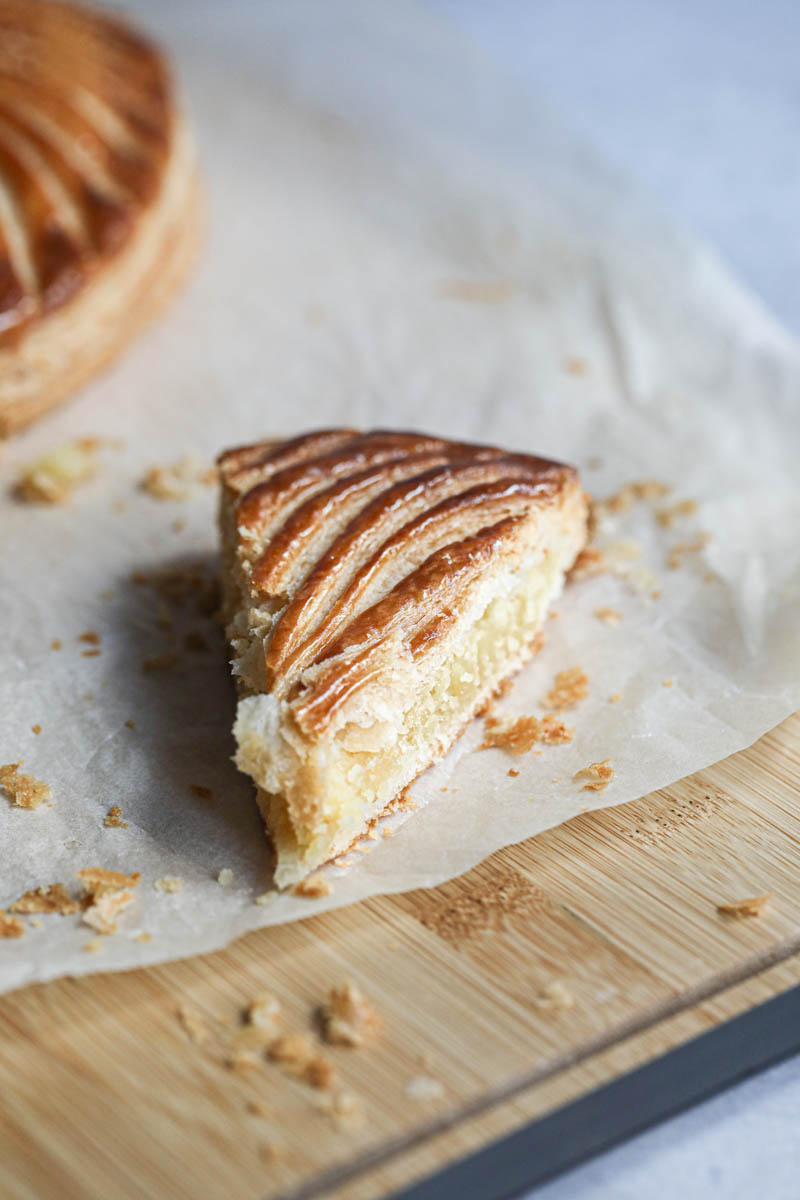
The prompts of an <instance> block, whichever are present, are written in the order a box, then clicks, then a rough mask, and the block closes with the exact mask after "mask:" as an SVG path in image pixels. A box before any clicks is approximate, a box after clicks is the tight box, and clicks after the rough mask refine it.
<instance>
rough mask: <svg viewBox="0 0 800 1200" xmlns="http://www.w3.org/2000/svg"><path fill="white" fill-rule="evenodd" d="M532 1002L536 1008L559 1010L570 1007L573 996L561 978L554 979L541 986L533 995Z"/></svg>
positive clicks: (573, 1000) (572, 1003)
mask: <svg viewBox="0 0 800 1200" xmlns="http://www.w3.org/2000/svg"><path fill="white" fill-rule="evenodd" d="M533 1003H534V1006H535V1007H536V1008H542V1009H545V1010H561V1009H565V1008H572V1006H573V1005H574V1003H575V997H574V996H573V995H572V992H571V991H570V990H569V988H568V987H567V986H566V984H565V983H563V982H562V980H560V979H554V980H553V981H552V982H551V983H548V984H547V985H546V986H545V987H543V988H542V990H541V991H540V992H539V993H538V995H536V996H534V998H533Z"/></svg>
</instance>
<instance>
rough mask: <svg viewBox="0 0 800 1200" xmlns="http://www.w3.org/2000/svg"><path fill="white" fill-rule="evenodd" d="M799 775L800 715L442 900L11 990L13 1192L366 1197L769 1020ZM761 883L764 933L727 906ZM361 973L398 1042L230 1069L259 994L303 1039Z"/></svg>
mask: <svg viewBox="0 0 800 1200" xmlns="http://www.w3.org/2000/svg"><path fill="white" fill-rule="evenodd" d="M798 780H800V717H798V716H795V717H793V718H791V719H790V720H788V721H787V722H785V723H784V724H783V725H781V726H780V727H779V728H778V729H777V730H775V731H773V732H772V733H771V734H769V735H768V736H767V737H765V738H763V739H762V740H761V741H760V742H758V743H757V744H756V745H755V746H753V747H751V748H750V749H749V750H745V751H743V752H742V753H740V754H736V755H734V756H733V757H732V758H729V759H727V760H726V761H724V762H722V763H719V764H717V765H716V766H714V767H712V768H710V769H709V770H706V771H701V772H700V773H698V774H697V775H694V776H692V777H691V778H689V779H685V780H683V781H682V782H681V783H679V784H676V785H675V786H674V787H670V788H667V789H664V790H663V791H660V792H656V793H654V794H652V795H650V796H647V797H646V798H644V799H642V800H640V801H637V802H635V803H631V804H628V805H625V806H623V807H621V808H619V809H609V810H606V811H603V812H600V813H596V814H587V815H585V816H582V817H580V818H578V819H576V820H574V821H571V822H570V823H569V824H567V825H564V826H562V827H561V828H559V829H555V830H552V831H550V832H549V833H546V834H543V835H541V836H540V837H538V838H535V839H533V840H531V841H528V842H525V843H523V844H521V845H517V846H512V847H510V848H509V849H507V850H505V851H503V852H502V853H500V854H496V855H494V857H493V858H491V859H489V860H488V861H487V862H485V863H484V864H482V865H481V866H480V867H477V868H476V869H475V870H473V871H471V872H469V874H467V875H465V876H463V877H462V878H460V879H457V880H453V881H452V882H450V883H448V884H445V885H444V886H442V887H439V888H436V889H435V890H431V891H418V892H412V893H409V894H406V895H403V896H396V897H387V898H381V899H373V900H369V901H366V902H364V903H362V904H359V905H357V906H355V907H352V908H349V909H345V910H342V911H338V912H334V913H331V914H328V915H325V916H322V917H317V918H313V919H310V920H308V921H304V922H299V923H296V924H294V925H290V926H283V927H277V928H272V929H265V930H262V931H260V932H258V933H254V934H251V935H249V936H247V937H245V938H243V939H242V940H241V941H239V942H237V943H236V944H235V945H233V946H232V947H231V948H230V949H228V950H226V951H223V952H220V953H218V954H213V955H209V956H207V957H203V958H195V959H190V960H187V961H185V962H179V963H172V964H170V965H167V966H161V967H154V968H150V969H147V970H139V971H132V972H129V973H126V974H117V975H108V976H102V975H101V976H94V977H92V978H85V979H80V980H70V979H66V980H60V981H58V982H55V983H51V984H47V985H43V986H36V987H31V988H27V989H25V990H22V991H19V992H16V993H14V994H12V995H10V996H7V997H6V998H5V999H3V1000H2V1001H0V1113H2V1120H0V1195H2V1197H3V1200H12V1198H13V1200H17V1198H20V1200H21V1198H22V1197H25V1198H26V1200H32V1198H36V1200H50V1197H53V1198H55V1197H58V1198H59V1200H69V1198H72V1197H74V1198H75V1200H78V1198H80V1200H94V1198H97V1200H101V1198H102V1200H109V1198H110V1197H114V1200H128V1198H129V1197H130V1198H133V1197H137V1198H138V1197H149V1198H152V1197H159V1198H165V1197H166V1198H169V1200H172V1198H173V1197H174V1198H181V1200H182V1198H183V1197H186V1198H189V1197H192V1198H197V1197H201V1196H202V1197H203V1198H204V1200H216V1198H217V1197H219V1198H220V1200H222V1198H223V1197H224V1198H225V1200H228V1198H229V1197H231V1196H236V1197H237V1198H243V1200H266V1198H267V1197H270V1198H274V1197H278V1196H298V1197H299V1196H304V1197H311V1196H317V1195H320V1196H322V1195H324V1196H327V1197H336V1198H337V1200H345V1198H346V1200H371V1198H372V1197H377V1196H383V1195H386V1194H387V1193H388V1192H390V1191H392V1190H394V1189H396V1188H400V1187H401V1186H403V1185H407V1184H408V1183H409V1182H410V1181H412V1180H414V1179H416V1178H419V1177H420V1176H423V1175H426V1174H429V1173H430V1172H432V1171H434V1170H436V1169H437V1168H440V1167H442V1166H443V1165H445V1164H447V1163H448V1162H451V1161H453V1160H454V1159H456V1158H458V1157H461V1156H463V1155H464V1154H466V1153H468V1152H470V1151H473V1150H475V1149H476V1148H478V1147H480V1146H482V1145H484V1144H486V1143H487V1142H489V1141H492V1140H494V1139H496V1138H498V1137H500V1136H501V1135H502V1134H504V1133H507V1132H508V1131H510V1130H513V1129H515V1128H517V1127H519V1126H521V1125H523V1124H525V1123H527V1122H530V1121H531V1120H533V1119H535V1118H537V1117H539V1116H541V1115H542V1114H543V1113H546V1112H548V1111H550V1110H553V1109H554V1108H556V1107H557V1106H559V1105H561V1104H563V1103H564V1102H565V1101H567V1100H569V1099H571V1098H574V1097H576V1096H580V1095H582V1094H584V1093H587V1092H588V1091H590V1090H591V1089H593V1088H595V1087H597V1086H598V1085H599V1084H602V1083H604V1082H607V1081H608V1080H610V1079H613V1078H615V1077H617V1076H619V1075H620V1074H622V1073H624V1072H627V1071H629V1070H630V1069H631V1068H633V1067H635V1066H638V1065H640V1064H642V1063H647V1062H649V1061H651V1060H653V1059H654V1058H655V1057H656V1056H658V1055H661V1054H662V1053H663V1052H664V1051H666V1050H668V1049H670V1048H672V1047H675V1046H678V1045H681V1044H683V1043H685V1042H687V1041H688V1040H689V1039H691V1038H693V1037H694V1036H696V1035H697V1034H699V1033H702V1032H703V1031H705V1030H708V1029H709V1028H710V1027H712V1026H714V1025H715V1024H718V1023H719V1022H721V1021H724V1020H726V1019H727V1018H729V1017H731V1016H734V1015H736V1014H738V1013H741V1012H744V1011H746V1010H748V1009H750V1008H753V1007H754V1006H756V1005H758V1004H760V1003H761V1002H762V1001H764V1000H766V999H768V998H770V997H772V996H774V995H776V994H777V993H779V992H781V991H784V990H785V989H787V988H789V987H791V986H792V985H794V984H797V983H800V888H798V877H800V789H799V788H798ZM767 891H769V892H772V898H771V900H770V901H769V903H768V905H767V907H766V908H765V910H764V912H763V914H762V915H761V916H760V917H750V918H743V919H738V920H737V919H735V918H732V917H727V916H724V915H721V914H720V913H718V911H717V905H718V903H720V902H725V901H732V900H739V899H741V898H743V897H748V896H755V895H758V894H760V893H763V892H767ZM0 952H2V947H1V946H0ZM345 978H350V979H352V980H354V981H355V982H357V983H358V984H360V985H361V987H362V988H363V989H364V991H365V992H367V993H368V994H369V996H370V997H371V999H372V1001H373V1002H374V1005H375V1007H376V1008H377V1009H378V1010H379V1012H380V1013H381V1015H382V1017H383V1020H384V1028H383V1031H382V1034H381V1035H380V1036H379V1037H378V1038H377V1040H375V1041H374V1042H373V1043H372V1044H371V1045H369V1046H368V1047H366V1048H363V1049H349V1048H344V1047H341V1048H340V1047H336V1048H325V1051H324V1052H325V1054H326V1055H327V1057H328V1058H329V1059H330V1060H331V1061H332V1062H333V1063H334V1065H335V1068H336V1071H337V1076H338V1082H337V1085H336V1089H335V1091H334V1092H333V1093H328V1092H322V1091H318V1090H315V1089H313V1088H311V1087H309V1086H308V1085H307V1084H304V1083H300V1082H298V1081H296V1080H295V1079H292V1078H289V1077H288V1076H287V1075H286V1074H285V1073H284V1072H282V1071H281V1069H280V1068H279V1067H278V1066H276V1065H275V1064H273V1063H269V1062H267V1061H266V1059H263V1058H260V1057H259V1058H257V1060H256V1065H255V1066H252V1067H250V1068H248V1069H244V1070H232V1069H231V1068H230V1067H229V1066H226V1065H225V1059H226V1054H227V1053H228V1050H227V1049H226V1047H228V1045H229V1039H230V1036H231V1033H232V1031H233V1030H234V1028H235V1027H236V1025H237V1022H238V1021H239V1020H240V1014H241V1012H242V1009H243V1007H244V1006H245V1005H246V1004H247V1002H248V1001H249V1000H250V999H252V998H253V997H254V996H255V995H257V994H258V993H260V992H263V991H264V990H268V991H270V992H272V993H274V994H275V995H276V996H277V997H278V998H279V999H280V1002H281V1005H282V1012H283V1018H282V1027H283V1029H284V1030H285V1031H287V1032H292V1031H297V1032H308V1031H313V1029H314V1023H313V1022H314V1013H315V1010H316V1008H317V1006H318V1005H319V1004H320V1002H321V1001H322V1000H323V999H324V997H325V995H326V993H327V991H328V989H329V988H330V986H331V985H332V984H336V983H338V982H340V981H341V980H343V979H345ZM181 1005H184V1006H186V1011H187V1012H189V1013H190V1016H191V1017H193V1018H194V1019H195V1020H196V1022H197V1023H198V1027H199V1028H200V1029H201V1030H202V1031H203V1032H207V1033H208V1034H209V1036H208V1038H207V1040H205V1041H203V1042H201V1043H198V1042H195V1041H192V1040H191V1038H190V1037H189V1036H188V1034H187V1032H186V1029H185V1028H184V1026H183V1025H182V1024H181V1022H180V1021H179V1019H178V1016H177V1011H178V1009H179V1006H181ZM422 1080H427V1081H428V1082H422ZM431 1081H434V1082H431ZM342 1092H344V1093H346V1096H345V1099H342V1098H341V1096H340V1093H342ZM334 1097H335V1098H334ZM332 1109H333V1110H334V1111H332Z"/></svg>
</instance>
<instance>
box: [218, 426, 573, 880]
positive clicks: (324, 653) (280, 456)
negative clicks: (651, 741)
mask: <svg viewBox="0 0 800 1200" xmlns="http://www.w3.org/2000/svg"><path fill="white" fill-rule="evenodd" d="M219 466H220V476H221V487H222V504H221V532H222V547H223V605H222V615H223V619H224V621H225V624H226V629H227V634H228V639H229V641H230V644H231V647H232V652H233V671H234V676H235V679H236V682H237V685H238V689H239V703H238V710H237V717H236V724H235V734H236V739H237V743H238V751H237V756H236V761H237V764H238V766H239V767H240V769H241V770H243V771H245V772H246V773H247V774H249V775H251V776H252V778H253V780H254V781H255V783H256V786H257V789H258V793H257V794H258V803H259V806H260V808H261V811H262V814H263V816H264V819H265V822H266V825H267V828H268V831H269V834H270V836H271V838H272V841H273V843H274V845H275V849H276V853H277V868H276V882H277V884H278V886H279V887H288V886H291V885H294V884H297V883H298V882H299V881H301V880H302V879H304V878H306V877H307V876H308V875H309V874H310V873H311V872H313V871H314V870H316V868H318V867H319V866H321V865H322V864H323V863H325V862H326V861H328V860H329V859H331V858H334V857H335V856H337V855H340V854H342V853H343V852H344V851H346V850H347V849H348V847H349V846H350V845H351V844H352V843H353V842H354V841H355V840H356V839H357V838H358V837H360V836H362V835H363V834H364V833H365V831H366V830H367V829H368V828H369V827H370V825H371V823H372V822H374V820H375V819H376V818H377V817H378V816H379V815H380V814H381V813H382V812H383V811H384V809H386V808H387V806H388V805H390V804H391V803H392V802H393V801H394V800H395V798H396V797H397V796H398V795H399V794H401V793H402V792H403V790H404V789H405V788H406V787H407V785H408V784H409V783H410V782H411V781H412V780H413V779H414V778H416V776H417V775H419V774H420V772H421V771H423V770H425V769H426V768H427V767H428V766H430V765H431V763H433V762H435V761H437V760H438V759H439V758H441V757H442V756H443V755H444V754H445V753H446V752H447V751H448V750H449V748H450V746H451V745H452V744H453V742H454V741H455V740H456V738H457V737H458V736H459V734H460V733H461V731H462V729H463V728H464V727H465V725H466V724H467V723H468V722H469V721H470V720H471V718H472V717H473V716H474V715H475V714H476V713H477V712H479V711H481V709H482V708H484V706H485V705H486V704H487V702H488V701H489V700H490V698H491V697H492V695H493V694H494V693H495V692H496V691H497V689H498V686H499V685H501V684H502V682H503V681H504V680H505V679H506V678H508V677H509V676H510V675H512V674H513V673H514V672H515V671H516V670H517V669H518V668H519V667H520V666H521V665H522V664H523V663H524V662H526V661H527V660H528V659H529V658H530V657H531V655H532V654H533V653H534V652H535V650H536V649H537V648H538V646H539V645H540V644H541V639H540V638H537V635H538V634H539V631H540V627H541V624H542V622H543V620H544V617H545V615H546V612H547V608H548V605H549V603H550V601H551V600H552V599H553V598H554V597H555V596H556V595H558V593H559V592H560V590H561V587H562V584H563V580H564V575H565V573H566V572H567V571H568V570H569V569H570V567H571V566H572V564H573V562H574V561H575V558H576V557H577V555H578V553H579V552H580V550H581V549H582V547H583V546H584V543H585V540H586V520H587V504H586V497H585V495H584V493H583V491H582V489H581V486H580V482H579V479H578V475H577V473H576V472H575V471H574V469H572V468H571V467H567V466H563V465H561V464H559V463H555V462H551V461H549V460H547V459H542V458H535V457H533V456H530V455H526V454H515V453H509V452H507V451H504V450H501V449H498V448H495V447H491V446H476V445H471V444H465V443H458V442H452V441H447V440H445V439H443V438H438V437H433V436H428V435H425V434H416V433H392V432H385V431H378V432H372V433H359V432H357V431H355V430H352V429H330V430H322V431H319V432H316V433H310V434H306V435H304V436H300V437H298V438H294V439H292V440H289V441H283V442H279V441H271V442H262V443H257V444H254V445H251V446H244V447H239V448H237V449H234V450H230V451H228V452H227V453H225V454H223V455H222V456H221V457H220V460H219ZM576 682H577V681H574V682H573V687H572V691H571V693H570V694H571V695H573V696H575V698H577V696H576V695H575V693H576V691H578V692H579V691H580V688H576V687H575V683H576Z"/></svg>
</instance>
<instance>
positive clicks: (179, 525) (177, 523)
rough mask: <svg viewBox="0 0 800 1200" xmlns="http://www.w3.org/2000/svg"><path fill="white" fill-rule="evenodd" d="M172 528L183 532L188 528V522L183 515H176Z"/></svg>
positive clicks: (177, 531) (176, 531)
mask: <svg viewBox="0 0 800 1200" xmlns="http://www.w3.org/2000/svg"><path fill="white" fill-rule="evenodd" d="M172 528H173V530H174V532H175V533H183V531H184V529H185V528H186V522H185V521H184V519H183V517H176V518H175V520H174V521H173V522H172Z"/></svg>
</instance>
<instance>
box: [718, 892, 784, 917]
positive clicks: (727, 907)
mask: <svg viewBox="0 0 800 1200" xmlns="http://www.w3.org/2000/svg"><path fill="white" fill-rule="evenodd" d="M771 899H772V892H765V893H764V895H763V896H750V897H749V898H748V899H746V900H731V901H729V902H728V903H727V904H718V905H717V912H718V913H721V914H722V915H723V916H724V917H737V918H741V917H760V916H761V914H762V913H763V911H764V909H765V908H766V906H767V904H768V903H769V901H770V900H771Z"/></svg>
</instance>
